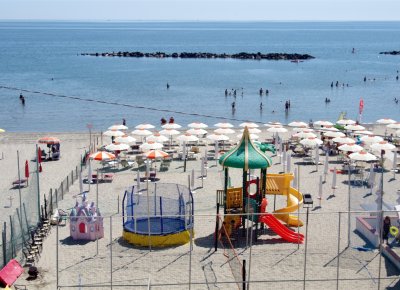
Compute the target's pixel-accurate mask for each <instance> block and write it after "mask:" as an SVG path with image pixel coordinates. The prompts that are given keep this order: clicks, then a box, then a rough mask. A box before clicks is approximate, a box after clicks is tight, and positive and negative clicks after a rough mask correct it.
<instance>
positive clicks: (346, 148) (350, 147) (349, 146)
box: [338, 143, 364, 152]
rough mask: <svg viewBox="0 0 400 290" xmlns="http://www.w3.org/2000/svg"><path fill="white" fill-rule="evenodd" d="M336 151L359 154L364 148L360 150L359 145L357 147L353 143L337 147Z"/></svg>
mask: <svg viewBox="0 0 400 290" xmlns="http://www.w3.org/2000/svg"><path fill="white" fill-rule="evenodd" d="M338 149H339V150H340V151H346V152H359V151H361V150H363V149H364V148H362V147H361V146H360V145H357V144H355V143H347V144H343V145H341V146H339V147H338Z"/></svg>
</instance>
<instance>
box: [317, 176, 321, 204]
mask: <svg viewBox="0 0 400 290" xmlns="http://www.w3.org/2000/svg"><path fill="white" fill-rule="evenodd" d="M318 199H319V200H320V201H319V206H321V199H322V175H320V176H319V186H318Z"/></svg>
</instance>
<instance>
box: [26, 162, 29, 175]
mask: <svg viewBox="0 0 400 290" xmlns="http://www.w3.org/2000/svg"><path fill="white" fill-rule="evenodd" d="M25 178H29V165H28V160H26V161H25Z"/></svg>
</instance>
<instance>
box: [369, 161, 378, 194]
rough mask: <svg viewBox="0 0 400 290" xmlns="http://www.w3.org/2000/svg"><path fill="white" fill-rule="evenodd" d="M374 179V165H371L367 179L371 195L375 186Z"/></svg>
mask: <svg viewBox="0 0 400 290" xmlns="http://www.w3.org/2000/svg"><path fill="white" fill-rule="evenodd" d="M375 177H376V172H375V171H374V165H373V164H371V167H370V168H369V178H368V185H369V187H370V188H371V193H372V189H373V188H374V186H375Z"/></svg>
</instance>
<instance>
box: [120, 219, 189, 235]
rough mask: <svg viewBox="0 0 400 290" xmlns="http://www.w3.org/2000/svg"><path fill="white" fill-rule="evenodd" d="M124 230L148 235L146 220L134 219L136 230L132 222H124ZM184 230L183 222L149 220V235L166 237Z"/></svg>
mask: <svg viewBox="0 0 400 290" xmlns="http://www.w3.org/2000/svg"><path fill="white" fill-rule="evenodd" d="M124 230H125V231H128V232H131V233H135V234H142V235H148V234H149V225H148V218H139V219H136V229H135V222H134V220H129V221H126V222H125V224H124ZM184 230H186V228H185V220H183V219H181V218H173V217H163V218H161V217H151V218H150V235H168V234H173V233H179V232H182V231H184Z"/></svg>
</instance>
